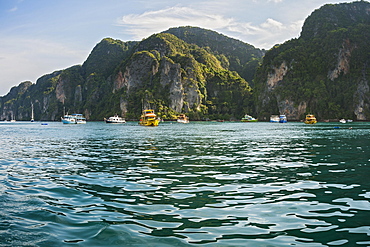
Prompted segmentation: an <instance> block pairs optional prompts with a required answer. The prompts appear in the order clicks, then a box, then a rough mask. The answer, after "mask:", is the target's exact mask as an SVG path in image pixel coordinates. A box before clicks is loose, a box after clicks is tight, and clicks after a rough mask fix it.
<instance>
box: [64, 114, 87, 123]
mask: <svg viewBox="0 0 370 247" xmlns="http://www.w3.org/2000/svg"><path fill="white" fill-rule="evenodd" d="M61 119H62V122H63V123H64V124H85V123H86V119H85V118H84V117H83V115H82V114H71V115H69V114H67V115H64V117H61Z"/></svg>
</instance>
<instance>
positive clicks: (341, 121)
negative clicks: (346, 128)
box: [339, 118, 347, 123]
mask: <svg viewBox="0 0 370 247" xmlns="http://www.w3.org/2000/svg"><path fill="white" fill-rule="evenodd" d="M339 122H340V123H347V121H346V120H345V119H344V118H342V119H341V120H339Z"/></svg>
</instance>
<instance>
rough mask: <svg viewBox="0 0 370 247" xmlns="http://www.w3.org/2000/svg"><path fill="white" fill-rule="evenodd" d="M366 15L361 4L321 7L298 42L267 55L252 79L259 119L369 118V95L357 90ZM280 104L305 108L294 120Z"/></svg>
mask: <svg viewBox="0 0 370 247" xmlns="http://www.w3.org/2000/svg"><path fill="white" fill-rule="evenodd" d="M369 10H370V4H369V3H367V2H364V1H361V2H354V3H350V4H347V3H346V4H337V5H332V4H330V5H325V6H323V7H322V8H320V9H318V10H316V11H314V12H313V13H312V15H311V16H310V17H308V18H307V20H306V22H305V24H304V26H303V29H302V33H301V37H300V38H298V39H293V40H290V41H287V42H285V43H284V44H282V45H279V46H275V47H274V48H272V49H271V50H270V51H268V52H267V53H266V55H265V57H264V61H263V64H262V66H261V67H260V68H259V69H258V72H257V74H256V77H255V84H256V88H255V89H256V91H257V94H256V100H257V101H258V111H259V115H260V116H259V117H260V118H267V117H268V116H269V115H271V114H275V113H276V112H280V113H281V114H283V113H285V114H288V115H289V114H290V115H291V118H296V119H303V117H304V114H306V113H313V114H316V115H317V117H319V119H338V118H351V119H362V120H364V119H363V117H364V116H367V118H369V116H370V112H369V104H370V102H369V99H370V95H369V90H367V91H366V90H361V89H359V87H360V88H361V87H363V86H362V85H363V84H365V85H364V87H365V88H366V85H368V82H369V73H370V55H369V54H370V46H369V45H368V41H369V40H370V14H369ZM284 67H285V68H284ZM279 68H280V69H279ZM279 73H280V74H282V75H283V76H281V77H280V78H279V76H277V75H278V74H279ZM274 76H275V80H274ZM367 87H368V86H367ZM356 97H357V98H356ZM284 101H289V102H294V105H295V108H296V109H297V108H298V105H301V106H306V107H305V109H304V110H302V111H301V112H298V113H297V114H296V115H294V113H292V112H289V109H288V108H289V107H288V106H287V105H286V104H285V105H284V103H283V102H284ZM303 108H304V107H303ZM359 108H361V109H360V111H361V112H358V110H359Z"/></svg>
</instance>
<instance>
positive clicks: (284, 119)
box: [279, 115, 288, 123]
mask: <svg viewBox="0 0 370 247" xmlns="http://www.w3.org/2000/svg"><path fill="white" fill-rule="evenodd" d="M287 122H288V120H287V117H286V116H285V115H280V116H279V123H287Z"/></svg>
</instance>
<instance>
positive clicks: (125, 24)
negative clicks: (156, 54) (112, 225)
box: [0, 0, 351, 96]
mask: <svg viewBox="0 0 370 247" xmlns="http://www.w3.org/2000/svg"><path fill="white" fill-rule="evenodd" d="M343 2H351V1H338V0H337V1H336V0H333V1H327V0H227V1H225V0H186V1H184V0H178V1H177V0H52V1H50V0H0V96H3V95H6V94H7V93H8V92H9V91H10V89H11V88H12V87H13V86H17V85H19V84H20V83H21V82H23V81H31V82H33V83H36V81H37V79H38V78H39V77H41V76H43V75H45V74H49V73H52V72H54V71H57V70H61V69H66V68H69V67H71V66H74V65H77V64H83V62H84V61H85V60H86V58H87V57H88V56H89V54H90V52H91V50H92V49H93V48H94V46H95V45H96V44H97V43H99V42H100V41H101V40H102V39H103V38H107V37H111V38H114V39H119V40H122V41H140V40H142V39H145V38H147V37H149V36H150V35H152V34H154V33H159V32H162V31H165V30H167V29H169V28H171V27H179V26H196V27H201V28H206V29H211V30H213V31H216V32H219V33H222V34H224V35H226V36H229V37H231V38H235V39H238V40H241V41H243V42H245V43H248V44H251V45H253V46H255V47H256V48H261V49H262V48H263V49H267V50H268V49H270V48H271V47H273V46H274V45H275V44H281V43H284V42H285V41H287V40H290V39H292V38H297V37H299V35H300V32H301V29H302V26H303V23H304V20H305V19H306V18H307V17H308V16H309V15H310V14H311V13H312V12H313V11H314V10H315V9H318V8H320V7H321V6H323V5H325V4H334V3H343Z"/></svg>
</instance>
